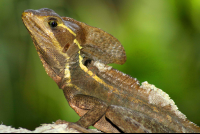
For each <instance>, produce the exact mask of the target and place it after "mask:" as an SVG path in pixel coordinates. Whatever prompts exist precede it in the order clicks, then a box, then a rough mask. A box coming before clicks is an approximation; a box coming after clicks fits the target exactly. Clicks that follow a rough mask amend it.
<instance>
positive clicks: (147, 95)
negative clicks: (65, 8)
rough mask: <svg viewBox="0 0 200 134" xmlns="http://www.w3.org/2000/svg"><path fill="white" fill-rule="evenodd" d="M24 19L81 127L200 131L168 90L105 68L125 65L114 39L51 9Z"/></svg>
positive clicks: (28, 14) (28, 12)
mask: <svg viewBox="0 0 200 134" xmlns="http://www.w3.org/2000/svg"><path fill="white" fill-rule="evenodd" d="M22 20H23V22H24V24H25V26H26V28H27V29H28V31H29V33H30V35H31V37H32V39H33V42H34V45H35V47H36V50H37V52H38V55H39V57H40V59H41V61H42V64H43V66H44V68H45V70H46V72H47V74H48V75H49V76H50V77H51V78H52V79H53V80H54V81H55V82H56V83H57V84H58V86H59V88H61V89H62V90H63V92H64V95H65V97H66V99H67V101H68V103H69V105H70V106H71V107H72V108H73V109H74V110H75V111H76V112H77V113H78V115H79V116H80V117H81V118H80V119H79V121H78V122H76V124H78V125H80V126H81V127H84V128H88V127H89V126H91V125H93V126H94V127H96V128H97V129H99V130H101V131H104V132H121V131H123V132H200V128H199V127H198V126H196V125H195V124H193V123H192V122H190V121H189V120H187V118H186V117H185V115H184V114H182V113H181V112H180V111H179V110H178V108H177V106H176V105H175V104H174V102H173V100H171V99H170V98H169V96H168V95H167V94H166V93H165V92H163V91H162V90H160V89H158V88H156V87H155V86H153V85H150V84H148V83H147V82H144V83H142V85H141V86H140V84H139V81H138V80H137V79H135V78H132V77H130V76H128V75H126V74H124V73H122V72H120V71H118V70H115V69H113V68H112V67H111V66H108V65H106V64H109V63H116V64H123V63H124V62H125V61H126V55H125V50H124V48H123V46H122V45H121V44H120V42H119V41H118V40H117V39H116V38H114V37H113V36H112V35H110V34H108V33H106V32H104V31H103V30H101V29H98V28H95V27H91V26H88V25H86V24H85V23H82V22H79V21H76V20H74V19H72V18H69V17H60V16H59V15H58V14H56V13H55V12H54V11H53V10H51V9H47V8H43V9H39V10H26V11H24V12H23V14H22Z"/></svg>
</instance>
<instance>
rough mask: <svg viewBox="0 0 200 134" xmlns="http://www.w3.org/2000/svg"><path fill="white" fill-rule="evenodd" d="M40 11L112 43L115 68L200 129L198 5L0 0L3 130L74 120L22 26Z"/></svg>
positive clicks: (184, 1) (154, 0)
mask: <svg viewBox="0 0 200 134" xmlns="http://www.w3.org/2000/svg"><path fill="white" fill-rule="evenodd" d="M44 7H47V8H51V9H53V10H54V11H56V12H57V13H58V14H59V15H61V16H68V17H71V18H74V19H76V20H78V21H81V22H85V23H87V24H89V25H91V26H95V27H99V28H101V29H103V30H105V31H107V32H108V33H110V34H112V35H113V36H115V37H116V38H117V39H118V40H119V41H120V42H121V43H122V44H123V46H124V48H125V50H126V54H127V62H126V63H125V64H124V65H113V67H114V68H116V69H118V70H120V71H123V72H124V73H126V74H129V75H131V76H132V77H136V78H137V79H138V80H139V81H140V82H143V81H148V82H149V83H151V84H154V85H156V86H157V87H159V88H161V89H162V90H164V91H165V92H166V93H168V94H169V96H170V97H171V98H172V99H173V100H174V101H175V103H176V104H177V106H178V107H179V110H180V111H181V112H183V113H184V114H185V115H186V116H187V117H188V119H189V120H191V121H192V122H194V123H196V124H198V125H200V97H199V96H200V25H199V24H200V17H199V16H200V1H199V0H190V1H188V0H168V1H166V0H151V1H150V0H95V1H94V0H81V1H80V0H0V19H1V20H0V30H1V32H0V121H1V122H2V123H3V124H5V125H11V126H13V127H16V128H18V127H24V128H28V129H34V128H35V127H37V126H39V124H41V123H51V122H52V121H56V120H57V119H62V120H67V121H71V122H75V121H77V120H78V119H79V117H78V116H77V114H76V113H75V112H74V111H73V110H72V109H71V108H70V107H69V106H68V103H67V101H66V100H65V98H64V95H63V93H62V90H60V89H58V87H57V85H56V83H55V82H54V81H53V80H52V79H51V78H50V77H48V76H47V74H46V72H45V71H44V68H43V66H42V64H41V62H40V59H39V57H38V55H37V53H36V50H35V48H34V45H33V43H32V40H31V38H30V35H29V33H28V31H27V30H26V28H25V26H24V25H23V23H22V20H21V13H22V12H23V11H24V10H26V9H39V8H44Z"/></svg>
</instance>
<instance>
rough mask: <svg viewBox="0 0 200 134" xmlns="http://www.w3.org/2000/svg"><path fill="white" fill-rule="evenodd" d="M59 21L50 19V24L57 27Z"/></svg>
mask: <svg viewBox="0 0 200 134" xmlns="http://www.w3.org/2000/svg"><path fill="white" fill-rule="evenodd" d="M57 25H58V23H57V22H56V21H55V20H52V21H49V26H51V27H56V26H57Z"/></svg>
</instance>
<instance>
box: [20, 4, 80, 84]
mask: <svg viewBox="0 0 200 134" xmlns="http://www.w3.org/2000/svg"><path fill="white" fill-rule="evenodd" d="M22 20H23V23H24V24H25V26H26V28H27V29H28V31H29V33H30V35H31V38H32V40H33V43H34V45H35V48H36V50H37V53H38V55H39V57H40V59H41V61H42V64H43V66H44V68H45V70H46V72H47V74H48V75H49V76H50V77H51V78H53V79H54V81H56V82H57V84H59V82H60V80H61V78H62V77H63V76H62V75H63V74H64V73H62V72H63V71H64V69H65V68H66V66H67V64H68V63H69V62H68V60H69V58H70V55H68V54H67V52H66V51H67V50H68V49H69V47H70V45H71V44H73V40H74V39H75V36H76V34H75V32H76V31H77V29H78V28H79V27H78V25H76V24H73V23H70V22H69V21H64V20H63V19H62V18H61V17H60V16H59V15H58V14H56V13H55V12H54V11H53V10H51V9H47V8H43V9H39V10H32V9H29V10H25V11H24V12H23V13H22ZM66 25H67V26H66ZM77 49H78V47H77Z"/></svg>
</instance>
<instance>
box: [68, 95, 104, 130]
mask: <svg viewBox="0 0 200 134" xmlns="http://www.w3.org/2000/svg"><path fill="white" fill-rule="evenodd" d="M70 103H71V104H73V105H75V106H76V107H77V108H80V109H84V110H88V112H87V113H85V114H84V115H83V116H81V118H80V119H79V120H78V121H77V122H76V124H78V125H80V126H82V127H84V128H88V127H89V126H92V125H94V123H95V122H97V121H98V120H99V119H100V118H101V117H102V116H103V115H104V114H105V112H106V109H107V107H108V106H107V104H106V103H105V102H103V101H102V100H100V99H98V98H95V97H92V96H87V95H82V94H77V95H75V96H74V97H73V98H72V99H71V102H70ZM75 111H76V110H75ZM78 114H79V113H78Z"/></svg>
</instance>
